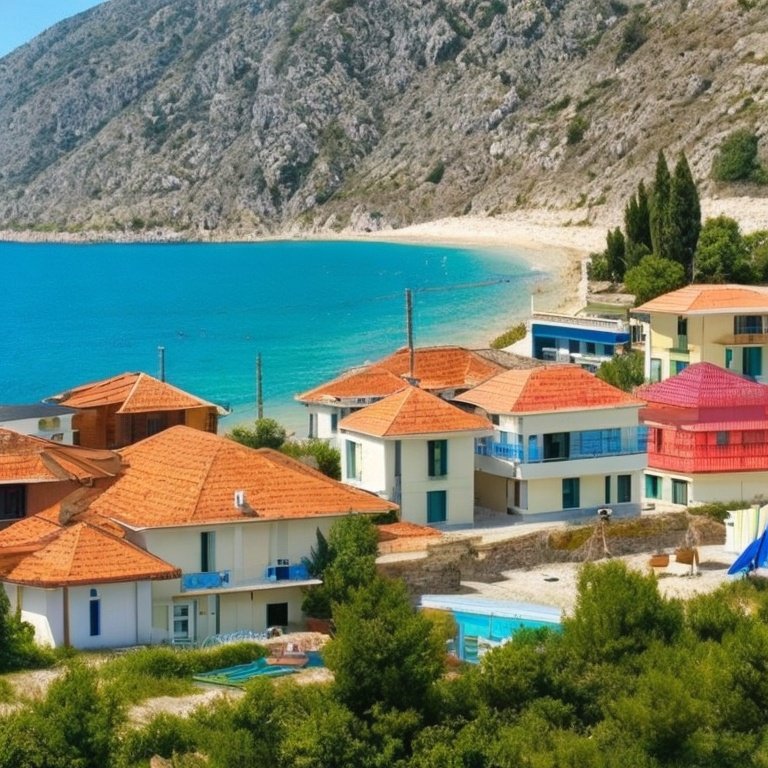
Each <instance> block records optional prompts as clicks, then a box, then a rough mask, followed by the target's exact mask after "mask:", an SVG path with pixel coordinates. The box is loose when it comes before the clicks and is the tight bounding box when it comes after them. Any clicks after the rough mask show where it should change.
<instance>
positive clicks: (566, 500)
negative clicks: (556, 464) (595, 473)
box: [563, 477, 580, 509]
mask: <svg viewBox="0 0 768 768" xmlns="http://www.w3.org/2000/svg"><path fill="white" fill-rule="evenodd" d="M579 503H580V501H579V478H578V477H564V478H563V509H575V508H576V507H578V506H579Z"/></svg>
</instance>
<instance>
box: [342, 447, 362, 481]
mask: <svg viewBox="0 0 768 768" xmlns="http://www.w3.org/2000/svg"><path fill="white" fill-rule="evenodd" d="M362 454H363V446H362V445H361V444H360V443H356V442H354V440H347V447H346V455H347V456H346V458H347V480H362V479H363V462H362Z"/></svg>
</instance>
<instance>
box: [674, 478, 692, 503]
mask: <svg viewBox="0 0 768 768" xmlns="http://www.w3.org/2000/svg"><path fill="white" fill-rule="evenodd" d="M672 503H673V504H684V505H685V506H688V483H687V482H686V481H685V480H672Z"/></svg>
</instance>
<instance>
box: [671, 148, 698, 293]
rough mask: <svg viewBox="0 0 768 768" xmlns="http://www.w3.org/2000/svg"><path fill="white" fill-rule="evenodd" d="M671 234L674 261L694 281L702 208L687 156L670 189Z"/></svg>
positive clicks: (676, 167) (683, 156) (678, 169)
mask: <svg viewBox="0 0 768 768" xmlns="http://www.w3.org/2000/svg"><path fill="white" fill-rule="evenodd" d="M669 231H670V236H671V237H670V246H671V250H670V254H669V255H670V258H673V259H674V260H675V261H678V262H680V264H682V265H683V267H685V274H686V276H687V278H688V280H689V281H690V280H691V279H692V278H693V255H694V253H695V252H696V244H697V243H698V241H699V233H700V232H701V205H700V203H699V192H698V190H697V189H696V183H695V182H694V180H693V175H692V174H691V169H690V167H689V165H688V160H687V159H686V157H685V154H684V153H680V157H679V158H678V160H677V163H676V165H675V172H674V175H673V177H672V184H671V187H670V193H669Z"/></svg>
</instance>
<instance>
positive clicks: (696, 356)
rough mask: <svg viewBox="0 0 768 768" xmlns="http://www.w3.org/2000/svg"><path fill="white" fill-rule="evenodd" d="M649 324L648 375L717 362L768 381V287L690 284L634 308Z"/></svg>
mask: <svg viewBox="0 0 768 768" xmlns="http://www.w3.org/2000/svg"><path fill="white" fill-rule="evenodd" d="M632 315H633V316H634V317H636V318H638V319H640V320H641V321H642V322H643V323H644V326H645V334H644V335H645V377H646V379H648V380H650V381H652V382H655V381H662V380H664V379H667V378H669V377H670V376H674V375H675V374H678V373H680V372H681V371H682V370H683V369H684V368H685V367H686V366H688V365H690V364H691V363H713V364H714V365H719V366H720V367H721V368H726V369H728V370H730V371H734V372H736V373H742V374H745V375H747V376H751V377H752V378H754V379H755V380H756V381H760V382H764V381H768V286H753V285H749V286H747V285H688V286H686V287H684V288H680V289H679V290H677V291H672V292H670V293H666V294H664V295H663V296H658V297H657V298H655V299H651V301H648V302H646V303H645V304H642V305H641V306H639V307H637V308H636V309H633V310H632Z"/></svg>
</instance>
